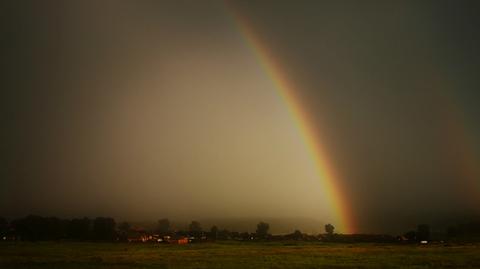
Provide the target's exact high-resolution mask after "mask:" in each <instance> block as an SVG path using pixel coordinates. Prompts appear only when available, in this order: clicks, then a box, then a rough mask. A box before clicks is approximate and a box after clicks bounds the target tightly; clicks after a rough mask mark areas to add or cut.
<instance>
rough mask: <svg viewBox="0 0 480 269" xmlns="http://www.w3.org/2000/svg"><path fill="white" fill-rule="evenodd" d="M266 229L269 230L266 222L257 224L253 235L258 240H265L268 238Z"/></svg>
mask: <svg viewBox="0 0 480 269" xmlns="http://www.w3.org/2000/svg"><path fill="white" fill-rule="evenodd" d="M268 229H270V225H269V224H268V223H266V222H263V221H261V222H259V223H258V224H257V230H256V232H255V234H256V235H257V237H258V238H262V239H265V238H267V236H268Z"/></svg>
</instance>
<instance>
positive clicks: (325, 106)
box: [0, 0, 480, 264]
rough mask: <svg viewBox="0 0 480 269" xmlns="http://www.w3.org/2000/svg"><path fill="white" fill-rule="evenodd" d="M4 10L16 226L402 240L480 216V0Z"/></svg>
mask: <svg viewBox="0 0 480 269" xmlns="http://www.w3.org/2000/svg"><path fill="white" fill-rule="evenodd" d="M0 10H1V13H2V15H1V20H2V22H1V24H0V25H1V26H0V28H1V29H2V49H1V55H2V80H1V83H2V86H1V98H0V100H1V107H2V115H3V117H2V132H1V136H2V139H1V141H2V142H1V145H2V164H3V165H2V176H1V179H0V217H2V219H5V223H7V222H8V223H15V222H14V220H16V219H21V218H25V217H26V216H29V215H33V216H42V217H56V218H59V219H68V220H71V219H81V218H84V217H86V218H89V219H91V220H92V221H93V220H94V219H95V218H96V217H99V216H102V217H108V218H112V219H114V220H115V223H116V224H117V229H118V224H120V223H122V222H128V223H129V224H130V225H131V226H132V227H137V228H138V229H140V228H141V229H145V230H151V231H152V232H153V231H154V230H155V229H157V222H158V220H160V219H168V220H170V222H171V224H172V227H173V228H172V230H175V231H183V230H185V231H186V230H188V229H189V228H188V227H189V226H188V225H189V224H190V223H191V221H192V220H197V221H199V223H200V224H202V227H203V228H204V231H210V227H212V226H215V225H216V226H218V228H220V229H226V230H229V231H236V232H247V233H255V232H256V229H257V228H258V227H257V224H258V223H259V222H262V221H264V222H266V223H268V224H269V225H270V227H269V228H270V230H269V233H271V234H272V235H275V234H279V235H285V234H290V233H292V232H294V231H295V230H300V231H301V232H303V233H306V234H312V235H318V234H322V233H324V232H325V225H326V224H333V226H335V232H336V233H338V234H346V235H348V234H382V235H383V234H389V235H392V236H400V235H404V234H405V233H406V232H408V231H411V230H417V228H419V227H420V226H418V225H421V224H425V225H428V228H429V231H430V233H431V234H432V235H434V234H444V235H445V236H446V234H448V233H447V232H446V231H447V230H448V229H449V227H450V228H451V227H457V226H455V225H459V226H458V227H463V226H462V225H464V224H465V225H466V223H476V225H478V223H480V207H479V197H480V121H479V120H478V118H480V106H479V105H478V101H479V100H480V91H479V86H480V76H479V73H478V70H480V53H479V49H478V48H480V35H479V34H478V30H477V29H478V26H479V25H480V19H479V17H478V12H479V11H480V6H479V4H478V3H477V2H476V1H458V2H454V1H270V0H266V1H265V0H262V1H184V0H182V1H150V0H145V1H110V0H107V1H4V2H2V3H1V4H0ZM5 225H6V226H5V227H7V226H8V227H10V228H8V229H11V231H12V234H14V233H15V231H18V227H17V228H15V227H14V225H7V224H5ZM469 225H470V224H469ZM472 225H473V224H472ZM0 226H1V225H0ZM477 228H478V227H477ZM477 228H475V229H477ZM5 229H7V228H5ZM459 229H460V228H459ZM420 230H421V229H420ZM9 231H10V230H9ZM475 231H478V230H475ZM5 234H7V232H5ZM327 234H328V232H327ZM67 237H68V236H67ZM250 237H251V238H254V236H247V237H246V238H250ZM5 238H7V236H5ZM12 238H17V237H15V236H13V235H12ZM392 238H393V237H392ZM439 238H440V237H439ZM441 238H442V239H441V240H444V237H441ZM89 239H91V238H89ZM327 239H328V238H327ZM329 240H330V241H332V240H333V239H332V238H329ZM439 240H440V239H439ZM0 264H1V262H0Z"/></svg>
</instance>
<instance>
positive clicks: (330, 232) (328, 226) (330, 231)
mask: <svg viewBox="0 0 480 269" xmlns="http://www.w3.org/2000/svg"><path fill="white" fill-rule="evenodd" d="M334 231H335V227H334V226H333V225H332V224H330V223H329V224H326V225H325V232H326V233H327V234H328V235H330V236H331V235H333V232H334Z"/></svg>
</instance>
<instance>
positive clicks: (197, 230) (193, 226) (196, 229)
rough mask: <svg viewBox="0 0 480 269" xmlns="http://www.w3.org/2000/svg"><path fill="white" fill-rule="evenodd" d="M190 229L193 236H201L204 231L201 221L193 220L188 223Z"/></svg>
mask: <svg viewBox="0 0 480 269" xmlns="http://www.w3.org/2000/svg"><path fill="white" fill-rule="evenodd" d="M188 230H189V231H190V234H191V235H193V236H200V234H201V233H202V226H201V225H200V222H198V221H195V220H194V221H192V223H190V225H188Z"/></svg>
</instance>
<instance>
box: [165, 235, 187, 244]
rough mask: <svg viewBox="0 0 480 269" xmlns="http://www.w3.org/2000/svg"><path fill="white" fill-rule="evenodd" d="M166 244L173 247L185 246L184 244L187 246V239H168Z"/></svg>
mask: <svg viewBox="0 0 480 269" xmlns="http://www.w3.org/2000/svg"><path fill="white" fill-rule="evenodd" d="M168 243H170V244H175V245H185V244H188V237H184V236H182V237H178V238H174V239H169V240H168Z"/></svg>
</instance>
